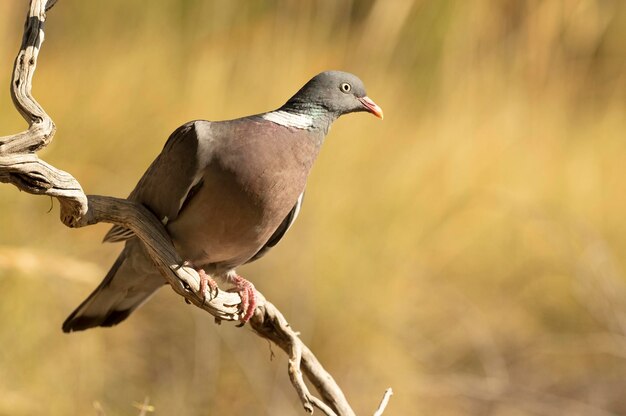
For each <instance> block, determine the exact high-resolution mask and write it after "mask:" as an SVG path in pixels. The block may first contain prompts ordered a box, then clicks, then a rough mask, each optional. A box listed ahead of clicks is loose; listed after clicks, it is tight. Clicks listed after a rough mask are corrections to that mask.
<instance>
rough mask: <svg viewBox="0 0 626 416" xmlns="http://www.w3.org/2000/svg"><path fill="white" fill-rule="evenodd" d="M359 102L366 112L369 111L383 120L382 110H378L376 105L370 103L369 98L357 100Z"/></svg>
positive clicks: (372, 102)
mask: <svg viewBox="0 0 626 416" xmlns="http://www.w3.org/2000/svg"><path fill="white" fill-rule="evenodd" d="M359 101H361V104H363V107H365V110H366V111H369V112H370V113H372V114H374V115H375V116H376V117H378V118H379V119H381V120H382V119H383V109H382V108H380V107H379V106H378V104H376V103H375V102H374V101H372V99H371V98H369V97H367V96H365V97H361V98H359Z"/></svg>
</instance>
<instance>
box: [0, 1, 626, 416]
mask: <svg viewBox="0 0 626 416" xmlns="http://www.w3.org/2000/svg"><path fill="white" fill-rule="evenodd" d="M27 3H28V2H27V1H26V0H22V1H15V0H14V1H3V2H0V64H1V65H0V85H3V86H5V88H2V91H4V92H3V93H2V94H0V109H1V111H0V126H1V131H0V134H2V135H6V134H11V133H15V132H18V131H20V130H22V129H24V127H25V124H24V122H23V120H22V119H21V118H20V117H19V115H18V114H17V112H16V111H15V110H14V108H13V106H12V103H11V100H10V97H9V93H8V86H9V81H10V76H11V67H12V63H13V59H14V57H15V54H16V53H17V51H18V48H19V44H20V39H21V35H22V26H23V22H24V17H25V13H26V10H27ZM325 69H343V70H347V71H351V72H354V73H356V74H357V75H359V76H360V77H361V78H362V79H363V80H364V81H365V83H366V85H367V86H368V94H369V96H370V97H372V98H373V99H374V100H375V101H376V102H377V103H378V104H380V105H381V107H382V108H383V109H384V110H385V120H384V122H380V121H379V120H376V119H375V118H374V117H370V116H366V115H351V116H348V117H345V118H342V119H341V120H339V121H338V122H337V123H336V124H335V125H334V127H333V129H332V131H331V134H330V137H329V138H328V140H327V142H326V144H325V146H324V149H323V150H322V153H321V156H320V158H319V160H318V162H317V165H316V166H315V168H314V171H313V173H312V176H311V178H310V180H309V185H308V188H307V196H306V203H305V204H304V209H303V212H302V214H301V216H300V218H299V219H298V221H297V223H296V226H294V227H293V228H292V229H291V231H290V232H289V234H288V235H287V237H286V238H285V239H283V241H282V242H281V244H280V245H279V246H278V247H277V248H275V249H274V250H273V251H272V252H271V253H270V254H269V255H268V256H266V257H265V258H263V260H262V261H259V262H257V263H254V264H252V265H249V266H246V267H245V268H243V269H241V270H240V271H241V272H242V274H243V275H244V276H246V277H247V278H249V279H250V280H252V281H253V282H254V283H255V285H256V286H257V288H259V289H260V290H261V291H262V292H263V293H264V294H265V295H266V296H267V297H268V298H269V299H271V300H272V301H273V302H274V303H275V304H276V305H277V306H278V307H279V308H280V309H281V310H282V311H283V312H284V313H285V315H286V316H287V318H288V319H289V320H290V322H291V324H292V325H293V326H294V327H295V328H296V329H297V330H299V331H300V332H301V333H302V338H303V339H304V341H305V342H306V343H307V344H308V345H309V346H310V347H311V348H312V349H313V351H315V352H316V354H317V355H318V357H319V359H320V360H321V361H322V363H323V364H324V365H325V367H326V368H327V369H328V370H329V371H330V373H331V374H332V375H333V376H334V377H335V379H336V380H337V381H338V383H339V384H340V386H341V387H342V388H343V390H344V392H345V393H346V395H347V397H348V399H349V401H350V402H351V404H352V405H353V407H354V409H355V411H356V412H357V414H360V415H364V414H371V413H372V412H373V410H374V409H375V408H376V406H377V404H378V401H379V400H380V398H381V396H382V393H383V391H384V390H385V388H387V387H389V386H391V387H393V389H394V391H395V395H394V397H393V398H392V400H391V403H390V405H389V407H388V410H387V412H386V413H385V414H386V415H444V416H445V415H498V416H500V415H511V416H520V415H546V416H552V415H562V414H567V415H599V416H608V415H624V414H626V399H625V398H624V392H625V391H626V263H625V261H624V260H623V259H624V258H626V219H625V218H624V217H625V214H626V181H625V180H624V178H626V163H625V162H624V160H625V156H626V3H625V2H623V1H620V0H562V1H560V0H550V1H548V0H544V1H541V0H533V1H530V0H529V1H521V0H499V1H496V0H493V1H472V2H468V1H462V0H385V1H383V0H378V1H374V0H360V1H357V0H353V1H350V0H345V1H335V0H324V1H321V0H320V1H312V2H303V1H297V0H292V1H279V0H275V1H270V0H262V1H255V2H247V1H243V0H219V1H217V0H216V1H208V0H159V1H151V2H128V1H124V0H109V1H107V2H104V3H103V2H99V3H98V4H97V5H96V4H95V3H92V2H79V1H68V0H60V1H59V2H58V3H57V5H56V6H55V7H54V8H53V9H52V10H51V11H50V12H49V14H48V22H47V23H46V42H45V43H44V47H43V50H42V53H41V54H40V60H39V65H38V70H37V73H36V75H35V80H34V95H35V97H36V98H37V99H38V100H39V102H40V103H42V105H43V107H44V108H45V109H46V111H47V112H48V113H49V114H50V115H51V116H52V118H53V120H54V121H55V122H56V124H57V127H58V131H57V135H56V137H55V140H54V141H53V143H52V144H51V145H50V146H49V147H48V148H47V149H46V150H45V151H43V152H42V153H41V156H42V157H43V158H44V159H45V160H46V161H48V162H50V163H52V164H54V165H55V166H57V167H59V168H61V169H65V170H67V171H69V172H70V173H72V174H73V175H74V176H75V177H76V178H77V179H78V180H79V181H80V182H81V184H82V186H83V188H84V189H85V191H86V192H87V193H90V194H103V195H113V196H126V195H127V194H128V193H129V192H130V190H131V189H132V188H133V187H134V185H135V183H136V181H137V180H138V179H139V177H140V176H141V175H142V173H143V172H144V170H145V169H146V168H147V166H148V164H149V163H150V162H151V161H152V159H153V158H154V157H155V156H156V155H157V154H158V152H159V151H160V149H161V147H162V146H163V144H164V142H165V140H166V138H167V137H168V135H169V134H170V132H171V131H173V130H174V129H175V128H176V127H177V126H178V125H180V124H182V123H183V122H186V121H188V120H192V119H198V118H203V119H210V120H220V119H228V118H236V117H239V116H242V115H248V114H253V113H259V112H264V111H267V110H270V109H273V108H277V107H279V106H280V105H281V104H282V103H283V102H284V101H286V99H287V98H289V97H290V96H291V94H293V93H294V92H295V91H296V90H297V89H298V88H299V87H300V86H301V85H302V84H303V83H304V82H306V81H307V80H308V79H309V78H310V77H311V76H313V75H314V74H316V73H318V72H320V71H322V70H325ZM0 212H2V216H1V217H0V345H2V347H1V348H0V414H2V415H18V416H20V415H33V414H47V415H71V414H76V415H78V414H80V415H96V414H101V413H99V412H101V410H98V409H103V411H104V412H105V413H106V415H136V414H138V410H137V409H136V408H135V407H133V406H134V405H135V404H136V403H137V402H143V401H144V399H145V398H146V397H148V398H149V400H150V404H152V405H153V406H154V407H155V409H156V413H155V414H159V415H173V414H179V415H223V414H228V415H299V414H304V412H303V410H302V409H301V406H300V404H299V401H298V400H297V397H296V394H295V393H294V391H293V389H292V388H291V385H290V383H289V380H288V377H287V374H286V360H285V357H284V355H283V354H282V351H280V350H278V349H277V348H275V347H270V346H269V345H268V343H267V342H265V341H263V340H261V339H260V338H258V337H257V336H255V335H254V334H253V333H252V332H251V331H250V329H249V328H246V327H244V328H242V329H239V328H235V326H234V325H232V324H223V325H221V326H216V325H214V323H213V319H212V318H211V317H210V316H209V315H207V314H204V313H202V312H201V311H199V310H197V309H196V308H193V307H191V306H188V305H186V304H185V303H184V302H183V301H182V299H180V298H179V297H178V296H176V295H175V294H174V293H173V291H171V290H169V289H167V288H164V289H162V290H161V291H160V292H159V293H158V295H157V296H155V297H154V298H153V299H152V301H151V302H149V303H148V304H147V305H145V306H144V307H143V308H142V309H140V310H139V311H138V312H136V313H135V314H134V315H133V316H132V317H131V318H130V319H129V320H128V321H126V322H124V323H123V324H122V325H120V326H118V327H115V328H112V329H95V330H90V331H87V332H82V333H76V334H72V335H65V334H62V333H61V323H62V322H63V320H64V319H65V317H66V316H67V315H68V314H69V313H70V312H71V311H72V310H73V309H74V308H75V307H76V306H77V305H78V303H79V302H80V301H82V300H83V298H84V297H85V296H86V295H87V294H88V293H90V292H91V291H92V289H93V288H94V287H95V286H96V285H97V284H98V283H99V282H100V280H101V278H102V277H103V276H104V274H105V273H106V271H107V270H108V268H109V266H110V265H111V263H112V262H113V260H114V259H115V257H116V256H117V253H118V252H119V250H120V249H121V247H120V246H119V245H115V244H106V245H103V244H101V243H100V240H101V238H102V236H103V235H104V233H105V231H106V230H107V229H108V227H107V226H106V225H97V226H93V227H89V228H85V229H80V230H70V229H68V228H65V227H64V226H63V225H62V224H61V223H60V221H59V220H58V203H56V202H53V201H51V199H50V198H45V197H35V196H31V195H28V194H25V193H20V192H18V191H17V189H15V188H14V187H12V186H8V185H5V186H0ZM272 351H273V352H274V353H275V356H273V355H272Z"/></svg>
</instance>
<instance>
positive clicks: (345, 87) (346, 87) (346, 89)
mask: <svg viewBox="0 0 626 416" xmlns="http://www.w3.org/2000/svg"><path fill="white" fill-rule="evenodd" d="M339 88H341V91H343V92H350V90H351V89H352V86H351V85H350V84H348V83H347V82H344V83H343V84H341V85H340V86H339Z"/></svg>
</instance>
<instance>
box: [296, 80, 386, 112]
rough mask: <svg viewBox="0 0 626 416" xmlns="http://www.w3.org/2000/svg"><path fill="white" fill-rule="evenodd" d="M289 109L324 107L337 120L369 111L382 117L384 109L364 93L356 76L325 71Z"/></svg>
mask: <svg viewBox="0 0 626 416" xmlns="http://www.w3.org/2000/svg"><path fill="white" fill-rule="evenodd" d="M286 106H288V107H291V108H302V109H305V108H307V107H308V108H323V109H324V110H326V111H328V112H329V113H330V114H332V115H333V116H334V117H339V116H342V115H344V114H348V113H354V112H358V111H367V112H369V113H372V114H374V115H375V116H376V117H378V118H380V119H382V118H383V110H382V109H381V108H380V107H379V106H378V105H377V104H376V103H375V102H374V101H372V100H371V99H370V98H369V97H368V96H367V94H366V92H365V86H364V85H363V81H361V80H360V79H359V78H358V77H357V76H355V75H352V74H350V73H348V72H342V71H325V72H322V73H320V74H318V75H316V76H314V77H313V78H312V79H311V80H310V81H309V82H307V83H306V84H305V85H304V86H303V87H302V88H301V89H300V91H298V92H297V93H296V94H295V95H294V96H293V97H291V98H290V99H289V101H288V102H287V104H286Z"/></svg>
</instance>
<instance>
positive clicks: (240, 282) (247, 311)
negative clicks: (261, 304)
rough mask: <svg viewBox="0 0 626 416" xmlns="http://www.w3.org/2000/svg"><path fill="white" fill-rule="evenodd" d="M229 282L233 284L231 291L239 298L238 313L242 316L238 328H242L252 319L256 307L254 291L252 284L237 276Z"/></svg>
mask: <svg viewBox="0 0 626 416" xmlns="http://www.w3.org/2000/svg"><path fill="white" fill-rule="evenodd" d="M231 281H232V282H233V283H234V284H235V287H234V288H233V289H232V291H233V292H237V293H238V294H239V297H241V307H240V313H241V315H242V316H241V318H240V319H239V322H241V325H240V326H243V325H244V324H245V323H246V322H248V321H249V320H250V318H252V315H254V310H255V309H256V305H257V302H256V291H255V289H254V285H253V284H252V283H250V282H249V281H247V280H246V279H244V278H243V277H241V276H239V275H235V276H234V277H231Z"/></svg>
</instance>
